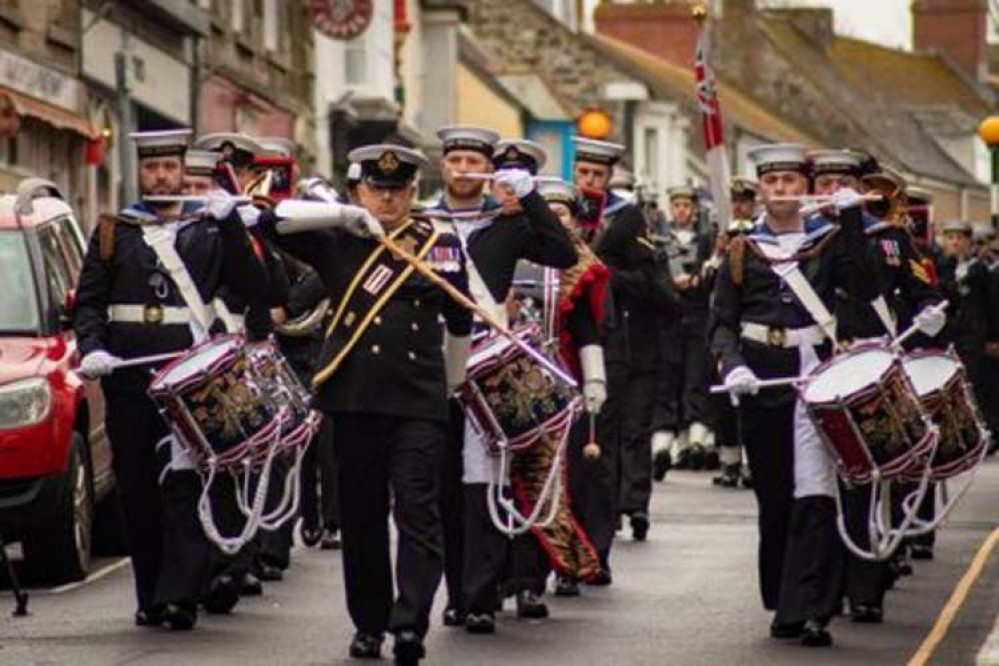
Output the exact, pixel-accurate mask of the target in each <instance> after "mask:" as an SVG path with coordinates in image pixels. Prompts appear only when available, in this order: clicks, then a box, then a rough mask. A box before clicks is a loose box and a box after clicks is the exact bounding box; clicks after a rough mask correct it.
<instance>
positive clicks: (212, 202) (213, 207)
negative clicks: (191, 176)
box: [205, 189, 236, 220]
mask: <svg viewBox="0 0 999 666" xmlns="http://www.w3.org/2000/svg"><path fill="white" fill-rule="evenodd" d="M235 207H236V197H234V196H232V195H231V194H229V193H228V192H226V191H225V190H223V189H218V190H212V191H211V192H209V193H208V196H207V197H206V198H205V212H207V213H208V214H209V215H210V216H211V217H214V218H215V219H216V220H224V219H226V218H227V217H229V215H231V214H232V209H233V208H235Z"/></svg>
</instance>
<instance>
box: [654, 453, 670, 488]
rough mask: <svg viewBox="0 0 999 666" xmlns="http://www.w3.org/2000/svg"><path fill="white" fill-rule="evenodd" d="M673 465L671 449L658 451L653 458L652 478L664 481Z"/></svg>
mask: <svg viewBox="0 0 999 666" xmlns="http://www.w3.org/2000/svg"><path fill="white" fill-rule="evenodd" d="M672 466H673V462H672V460H670V456H669V451H657V452H656V455H655V456H654V457H653V458H652V478H653V479H655V480H656V481H662V480H663V479H665V478H666V472H668V471H669V469H670V467H672Z"/></svg>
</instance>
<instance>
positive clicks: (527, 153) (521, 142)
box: [493, 139, 548, 175]
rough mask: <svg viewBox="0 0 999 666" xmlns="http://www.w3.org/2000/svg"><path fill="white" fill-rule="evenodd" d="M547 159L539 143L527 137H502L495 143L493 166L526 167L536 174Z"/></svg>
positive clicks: (546, 154) (497, 167) (505, 167)
mask: <svg viewBox="0 0 999 666" xmlns="http://www.w3.org/2000/svg"><path fill="white" fill-rule="evenodd" d="M547 161H548V153H546V152H545V149H544V148H543V147H541V145H540V144H537V143H534V142H533V141H528V140H527V139H504V140H503V141H500V142H499V143H498V144H496V152H495V153H494V154H493V166H495V167H496V169H497V170H498V169H526V170H527V171H530V172H531V173H532V174H534V175H537V173H538V171H539V170H540V169H541V168H542V167H544V166H545V162H547Z"/></svg>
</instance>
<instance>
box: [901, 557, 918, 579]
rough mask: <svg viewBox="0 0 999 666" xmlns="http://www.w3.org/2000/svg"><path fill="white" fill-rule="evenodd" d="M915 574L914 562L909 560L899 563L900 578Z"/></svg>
mask: <svg viewBox="0 0 999 666" xmlns="http://www.w3.org/2000/svg"><path fill="white" fill-rule="evenodd" d="M913 573H914V570H913V568H912V562H909V561H908V560H902V561H901V562H899V563H898V575H899V577H905V576H911V575H912V574H913Z"/></svg>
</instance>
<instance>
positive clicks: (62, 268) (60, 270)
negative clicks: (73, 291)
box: [38, 225, 73, 305]
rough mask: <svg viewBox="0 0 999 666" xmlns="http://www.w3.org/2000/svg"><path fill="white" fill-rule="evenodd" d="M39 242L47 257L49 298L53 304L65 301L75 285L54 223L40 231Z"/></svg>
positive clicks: (46, 268) (46, 272) (46, 276)
mask: <svg viewBox="0 0 999 666" xmlns="http://www.w3.org/2000/svg"><path fill="white" fill-rule="evenodd" d="M38 242H39V244H40V245H41V246H42V256H43V257H44V258H45V278H46V280H48V290H49V298H50V300H51V302H52V304H53V305H56V304H60V303H63V302H64V301H65V300H66V294H67V292H69V290H70V287H72V286H73V277H72V274H71V273H70V270H69V266H67V265H66V257H65V255H63V251H62V249H61V248H60V247H59V239H58V238H57V237H56V230H55V226H54V225H49V226H46V227H43V228H42V229H40V230H39V232H38Z"/></svg>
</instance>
